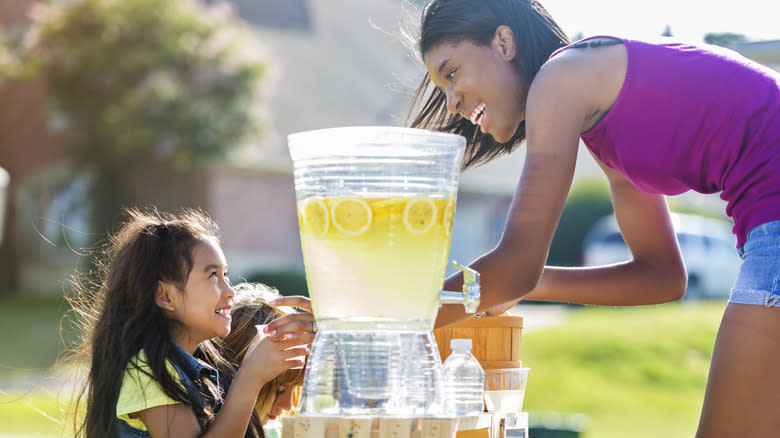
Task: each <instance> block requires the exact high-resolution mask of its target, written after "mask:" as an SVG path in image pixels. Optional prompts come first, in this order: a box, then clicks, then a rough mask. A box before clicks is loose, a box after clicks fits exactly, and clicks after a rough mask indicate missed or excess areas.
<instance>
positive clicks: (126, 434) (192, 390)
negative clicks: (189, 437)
mask: <svg viewBox="0 0 780 438" xmlns="http://www.w3.org/2000/svg"><path fill="white" fill-rule="evenodd" d="M172 344H173V350H172V355H171V357H170V358H169V359H170V361H171V363H172V364H173V366H174V368H176V371H178V373H179V380H180V381H181V384H182V386H184V388H185V389H186V390H187V394H189V396H190V397H191V398H192V399H193V400H196V399H198V398H200V397H202V396H201V394H200V390H199V388H200V386H201V385H202V383H200V382H201V381H202V380H201V379H202V378H203V377H206V378H207V379H209V380H211V382H213V383H214V384H215V385H216V386H217V387H219V377H218V374H217V370H215V369H214V368H212V367H210V366H208V365H205V364H203V363H201V362H200V361H198V360H197V359H195V357H193V356H192V355H191V354H189V353H187V352H186V351H184V349H183V348H181V347H179V346H178V345H176V343H172ZM203 392H204V393H205V394H208V393H209V392H208V391H205V390H204V391H203ZM208 398H209V400H207V403H206V404H207V405H212V406H214V412H219V409H220V408H221V407H222V399H221V398H220V399H218V400H214V399H213V397H208ZM195 416H196V417H197V419H198V424H200V425H201V431H204V430H205V429H206V426H208V421H207V420H208V419H207V418H206V416H205V415H204V414H203V413H201V412H195ZM116 420H117V427H118V430H119V437H120V438H142V437H150V436H151V435H149V432H147V431H145V430H140V429H136V428H134V427H132V426H130V425H129V424H127V423H126V422H125V421H124V420H121V419H119V418H117V419H116Z"/></svg>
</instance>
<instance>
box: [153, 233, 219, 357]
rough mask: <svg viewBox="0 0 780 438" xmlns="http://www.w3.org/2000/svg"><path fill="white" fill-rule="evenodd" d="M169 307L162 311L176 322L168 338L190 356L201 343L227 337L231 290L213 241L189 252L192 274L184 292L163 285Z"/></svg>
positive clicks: (217, 248) (200, 244)
mask: <svg viewBox="0 0 780 438" xmlns="http://www.w3.org/2000/svg"><path fill="white" fill-rule="evenodd" d="M162 287H164V288H166V291H167V292H168V294H167V295H168V297H169V298H170V303H171V305H170V307H168V308H166V307H165V306H161V307H163V308H164V309H165V310H167V311H168V312H167V313H168V316H169V317H170V318H171V319H173V320H175V321H177V322H178V323H179V324H176V325H174V326H173V327H172V333H171V337H172V338H173V340H174V341H175V342H176V343H177V344H179V345H180V346H181V347H182V348H184V349H185V350H187V351H189V352H190V353H192V352H193V351H195V347H196V346H197V345H198V344H199V343H200V342H202V341H205V340H207V339H211V338H215V337H224V336H227V335H228V333H230V321H231V317H230V309H231V307H232V305H233V295H234V292H233V288H232V287H231V286H230V280H229V278H228V267H227V262H226V261H225V255H224V254H223V252H222V249H221V248H220V247H219V245H218V243H217V242H216V240H215V239H205V240H203V241H201V242H200V243H198V244H196V245H195V246H194V247H193V248H192V270H191V271H190V273H189V275H188V276H187V282H186V284H185V286H184V290H178V288H176V287H175V286H174V285H171V284H164V285H163V286H162Z"/></svg>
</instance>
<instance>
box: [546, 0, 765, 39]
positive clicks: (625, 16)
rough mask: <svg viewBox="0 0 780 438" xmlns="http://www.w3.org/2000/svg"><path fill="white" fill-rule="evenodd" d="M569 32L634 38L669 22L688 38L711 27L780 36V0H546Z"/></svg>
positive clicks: (675, 31) (655, 32) (680, 35)
mask: <svg viewBox="0 0 780 438" xmlns="http://www.w3.org/2000/svg"><path fill="white" fill-rule="evenodd" d="M540 2H541V3H542V5H543V6H544V7H545V8H546V9H547V10H548V11H549V12H550V14H551V15H552V16H553V18H555V20H556V21H557V22H558V24H560V25H561V27H563V29H564V31H565V32H566V34H567V35H569V36H574V35H575V34H577V33H578V32H582V33H583V34H584V35H585V36H590V35H597V34H610V35H618V36H626V37H634V38H650V37H654V36H658V35H660V34H661V33H662V32H663V31H664V29H665V28H666V25H669V26H671V30H672V34H673V35H674V36H675V37H677V38H681V39H684V40H690V41H703V39H704V34H706V33H708V32H734V33H742V34H745V36H747V37H748V38H749V39H751V40H780V1H778V0H739V1H737V0H652V1H635V0H540Z"/></svg>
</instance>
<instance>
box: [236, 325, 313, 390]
mask: <svg viewBox="0 0 780 438" xmlns="http://www.w3.org/2000/svg"><path fill="white" fill-rule="evenodd" d="M261 327H262V326H258V333H257V335H255V337H254V339H252V342H251V343H250V344H249V347H248V348H247V351H246V355H245V356H244V360H243V361H242V362H241V371H243V372H245V373H248V374H250V375H251V376H252V379H253V381H254V382H256V383H259V384H260V385H261V386H262V385H264V384H266V383H268V382H269V381H271V379H273V378H275V377H276V376H278V375H279V374H281V373H282V372H284V371H287V370H289V369H292V368H303V366H304V365H305V357H306V355H307V354H309V348H308V347H307V346H306V345H307V344H308V343H309V342H310V341H309V340H308V339H307V338H305V337H303V336H291V335H284V334H271V335H269V334H265V333H263V332H261V331H260V330H261ZM244 370H245V371H244Z"/></svg>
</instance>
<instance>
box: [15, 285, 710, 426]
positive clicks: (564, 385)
mask: <svg viewBox="0 0 780 438" xmlns="http://www.w3.org/2000/svg"><path fill="white" fill-rule="evenodd" d="M724 307H725V303H701V304H698V303H697V304H687V303H686V304H668V305H662V306H649V307H638V308H577V309H575V310H573V311H572V312H571V314H570V318H569V319H568V320H567V321H566V322H564V323H563V324H562V325H560V326H557V327H554V328H549V329H545V330H540V331H536V332H530V333H525V334H524V335H523V341H522V348H523V352H522V359H523V364H524V365H525V366H528V367H530V368H531V373H530V375H529V381H528V388H527V391H526V398H525V409H526V410H528V411H529V412H531V422H532V423H540V422H543V421H544V422H547V421H549V420H550V419H551V415H550V414H549V413H551V412H557V413H564V414H566V415H564V419H566V418H567V415H569V414H575V413H580V414H584V415H585V417H586V418H587V427H586V429H585V432H584V433H583V434H582V438H625V437H628V436H630V437H632V438H650V437H653V438H655V437H658V436H664V437H672V438H675V437H689V436H693V434H694V432H695V430H696V424H697V422H698V417H699V410H700V408H701V402H702V400H703V396H704V386H705V382H706V379H707V371H708V365H709V360H710V356H711V352H712V345H713V342H714V340H715V334H716V331H717V328H718V325H719V322H720V318H721V314H722V312H723V309H724ZM65 309H66V306H65V305H64V303H63V301H62V300H61V299H59V298H39V297H34V296H33V297H17V298H13V299H9V298H4V299H0V333H2V336H0V351H2V352H3V354H0V367H1V369H0V371H1V372H2V373H3V374H2V375H3V376H4V377H3V378H0V389H2V390H4V391H3V392H2V393H0V424H1V425H3V426H2V429H3V432H4V433H9V434H28V435H39V436H47V435H48V436H61V435H62V430H63V429H62V425H61V423H58V421H59V422H61V421H62V419H63V418H64V415H63V414H62V413H61V410H62V408H63V404H62V403H61V402H58V400H57V396H56V394H50V393H48V392H46V391H43V390H36V391H32V392H29V393H27V394H25V395H24V396H23V397H21V398H20V395H21V393H23V392H24V391H26V390H27V389H30V388H31V387H33V386H35V385H36V384H37V382H38V379H39V378H40V376H41V375H42V374H43V373H44V372H46V370H48V368H49V367H50V366H51V365H52V364H53V363H54V362H55V360H56V358H57V355H58V353H59V352H61V351H62V345H63V344H62V341H61V340H60V339H61V337H60V334H59V333H60V331H59V324H60V320H61V318H62V315H63V314H64V311H65ZM63 337H64V338H65V339H66V340H70V339H72V336H71V334H69V333H68V332H67V330H66V331H65V333H64V334H63ZM68 342H69V341H68ZM30 376H32V377H30ZM14 382H16V383H14ZM9 388H12V390H10V391H9ZM47 416H49V417H52V418H54V419H55V420H56V421H55V420H52V419H50V418H47Z"/></svg>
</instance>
